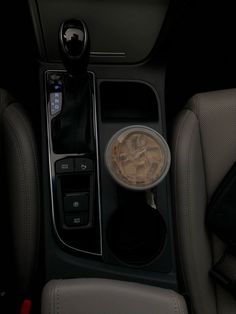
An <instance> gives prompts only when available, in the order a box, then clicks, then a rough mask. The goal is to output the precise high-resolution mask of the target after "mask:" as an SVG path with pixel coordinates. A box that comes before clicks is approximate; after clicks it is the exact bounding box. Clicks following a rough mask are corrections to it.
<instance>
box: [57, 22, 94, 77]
mask: <svg viewBox="0 0 236 314" xmlns="http://www.w3.org/2000/svg"><path fill="white" fill-rule="evenodd" d="M59 47H60V52H61V57H62V61H63V63H64V66H65V68H66V69H67V71H68V73H69V74H71V75H72V76H81V75H83V74H84V72H85V71H86V70H87V65H88V60H89V51H90V42H89V34H88V30H87V27H86V25H85V23H84V22H83V21H80V20H69V21H66V22H64V23H62V25H61V27H60V31H59Z"/></svg>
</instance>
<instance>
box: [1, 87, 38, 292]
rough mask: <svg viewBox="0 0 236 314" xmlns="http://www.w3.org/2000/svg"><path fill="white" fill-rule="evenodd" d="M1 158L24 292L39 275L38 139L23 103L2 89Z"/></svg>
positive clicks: (17, 268) (18, 279)
mask: <svg viewBox="0 0 236 314" xmlns="http://www.w3.org/2000/svg"><path fill="white" fill-rule="evenodd" d="M0 119H1V158H2V159H1V160H2V164H3V165H4V174H5V175H4V177H5V178H1V179H4V180H5V182H4V184H5V185H6V187H7V188H6V190H7V197H6V198H7V208H5V209H2V210H7V211H8V212H9V218H10V226H11V230H8V231H9V233H11V234H12V243H10V245H12V246H13V253H14V262H15V269H12V272H13V273H14V272H15V271H16V278H15V284H16V285H17V288H18V291H20V293H22V295H24V294H26V293H27V292H28V291H29V290H30V285H31V282H32V279H33V276H34V275H35V269H36V268H35V267H36V261H37V257H38V241H39V225H40V223H39V208H40V193H39V173H38V172H39V171H38V157H37V151H36V141H35V138H34V135H33V130H32V128H31V125H30V122H29V119H28V118H27V115H26V113H25V112H24V110H23V108H22V106H21V105H20V104H18V103H17V102H15V101H14V99H13V98H12V97H11V96H9V94H8V93H7V92H5V91H4V90H0Z"/></svg>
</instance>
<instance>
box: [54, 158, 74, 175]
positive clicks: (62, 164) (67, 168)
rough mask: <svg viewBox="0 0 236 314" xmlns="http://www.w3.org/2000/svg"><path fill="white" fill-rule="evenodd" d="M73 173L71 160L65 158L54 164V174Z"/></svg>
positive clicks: (72, 161)
mask: <svg viewBox="0 0 236 314" xmlns="http://www.w3.org/2000/svg"><path fill="white" fill-rule="evenodd" d="M68 172H74V160H73V158H65V159H61V160H58V161H57V162H56V173H68Z"/></svg>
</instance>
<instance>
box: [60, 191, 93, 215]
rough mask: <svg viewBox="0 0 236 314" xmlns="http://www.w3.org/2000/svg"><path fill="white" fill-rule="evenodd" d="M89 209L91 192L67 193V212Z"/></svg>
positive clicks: (65, 206) (65, 203) (65, 200)
mask: <svg viewBox="0 0 236 314" xmlns="http://www.w3.org/2000/svg"><path fill="white" fill-rule="evenodd" d="M88 210H89V193H88V192H83V193H76V194H75V193H73V194H66V196H65V197H64V211H65V212H81V211H88Z"/></svg>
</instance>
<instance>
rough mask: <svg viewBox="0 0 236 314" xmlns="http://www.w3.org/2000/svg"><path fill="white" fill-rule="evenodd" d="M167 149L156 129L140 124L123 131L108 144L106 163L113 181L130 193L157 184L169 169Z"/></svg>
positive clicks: (168, 152)
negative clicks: (130, 190)
mask: <svg viewBox="0 0 236 314" xmlns="http://www.w3.org/2000/svg"><path fill="white" fill-rule="evenodd" d="M170 161H171V157H170V150H169V147H168V144H167V143H166V141H165V139H164V138H163V137H162V136H161V135H160V134H159V133H158V132H156V131H155V130H153V129H151V128H148V127H146V126H142V125H134V126H130V127H126V128H123V129H121V130H119V131H118V132H117V133H115V134H114V135H113V136H112V138H111V139H110V141H109V142H108V144H107V147H106V151H105V162H106V166H107V168H108V171H109V173H110V174H111V176H112V177H113V179H114V180H115V181H116V182H117V183H118V184H120V185H121V186H123V187H125V188H128V189H132V190H147V189H150V188H152V187H154V186H155V185H157V184H158V183H160V182H161V181H162V180H163V179H164V177H165V176H166V174H167V172H168V170H169V167H170Z"/></svg>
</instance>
